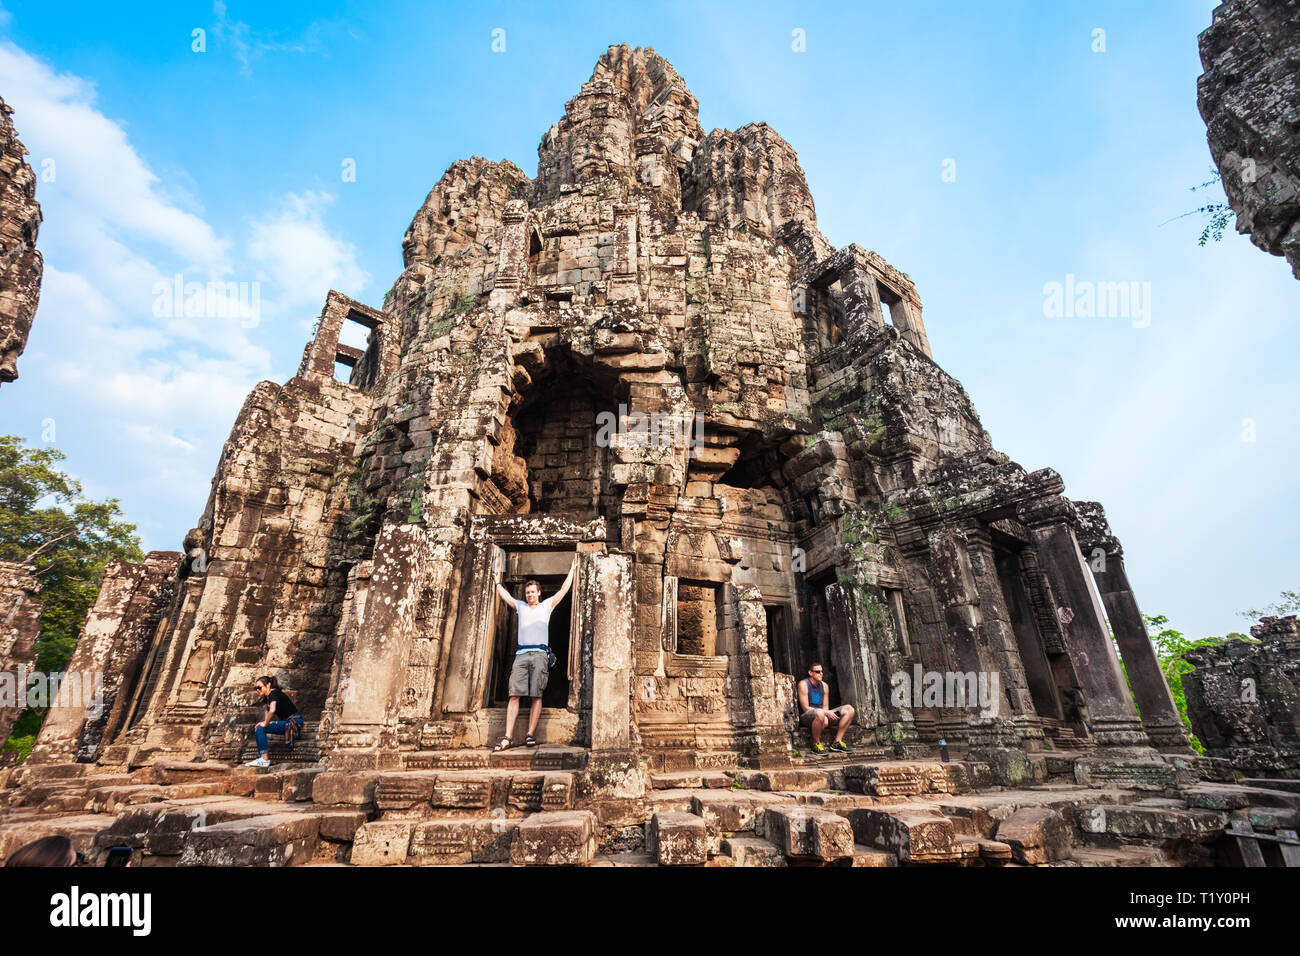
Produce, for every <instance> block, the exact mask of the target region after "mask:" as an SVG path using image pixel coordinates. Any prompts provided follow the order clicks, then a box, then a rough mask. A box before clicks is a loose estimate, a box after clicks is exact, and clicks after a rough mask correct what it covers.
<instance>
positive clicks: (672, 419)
mask: <svg viewBox="0 0 1300 956" xmlns="http://www.w3.org/2000/svg"><path fill="white" fill-rule="evenodd" d="M616 438H617V439H618V440H619V444H623V445H641V446H654V447H657V448H678V447H680V446H681V445H683V444H688V445H689V446H690V450H691V457H692V458H695V457H698V455H699V454H700V452H701V451H702V450H703V449H704V416H703V415H702V414H701V413H699V412H694V413H691V412H629V411H628V410H627V406H626V405H619V406H618V412H617V413H615V412H608V411H606V412H597V413H596V444H597V446H599V447H601V448H609V447H610V446H611V445H613V444H614V442H615V439H616Z"/></svg>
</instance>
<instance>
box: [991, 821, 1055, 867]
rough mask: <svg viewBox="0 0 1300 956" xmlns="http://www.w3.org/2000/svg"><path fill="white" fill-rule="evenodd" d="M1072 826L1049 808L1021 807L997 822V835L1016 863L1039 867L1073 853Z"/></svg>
mask: <svg viewBox="0 0 1300 956" xmlns="http://www.w3.org/2000/svg"><path fill="white" fill-rule="evenodd" d="M1071 836H1072V834H1071V830H1070V825H1069V823H1068V822H1067V821H1066V819H1065V818H1064V817H1063V816H1062V815H1061V814H1060V813H1058V812H1057V811H1055V810H1053V809H1051V808H1050V807H1022V808H1021V809H1019V810H1017V811H1016V812H1015V813H1013V814H1011V816H1009V817H1007V818H1006V819H1005V820H1003V821H1002V822H1001V823H999V824H998V829H997V838H998V841H999V842H1001V843H1005V844H1007V845H1008V846H1010V847H1011V858H1012V859H1013V860H1015V861H1016V862H1017V863H1023V864H1027V865H1031V866H1037V865H1040V864H1043V863H1050V862H1052V861H1053V860H1063V859H1065V858H1066V857H1067V856H1069V855H1070V846H1071V844H1072V842H1073V840H1072V839H1071Z"/></svg>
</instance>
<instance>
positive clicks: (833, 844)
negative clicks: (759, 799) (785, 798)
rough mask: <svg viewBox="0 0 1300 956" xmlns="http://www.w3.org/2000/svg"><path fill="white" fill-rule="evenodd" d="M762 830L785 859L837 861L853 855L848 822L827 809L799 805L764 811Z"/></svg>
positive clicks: (771, 808) (761, 833)
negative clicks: (802, 858) (803, 858)
mask: <svg viewBox="0 0 1300 956" xmlns="http://www.w3.org/2000/svg"><path fill="white" fill-rule="evenodd" d="M761 831H762V832H759V831H758V830H756V831H755V835H756V836H761V837H766V838H767V839H768V840H770V841H771V842H772V843H774V844H776V846H777V847H778V848H780V850H781V852H782V853H784V854H785V855H786V856H788V857H795V858H800V857H806V858H811V859H816V860H823V861H825V860H840V859H844V858H845V857H849V856H852V855H853V831H852V829H851V828H850V826H849V821H847V820H845V819H844V818H843V817H842V816H840V815H839V814H837V813H832V812H831V811H829V810H817V809H811V808H808V807H802V806H790V805H784V806H777V807H768V808H767V809H766V810H764V811H763V817H762V824H761Z"/></svg>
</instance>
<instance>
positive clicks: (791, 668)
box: [763, 604, 807, 677]
mask: <svg viewBox="0 0 1300 956" xmlns="http://www.w3.org/2000/svg"><path fill="white" fill-rule="evenodd" d="M763 611H764V613H765V614H766V616H767V652H768V655H769V656H770V657H771V658H772V668H773V670H775V671H776V672H777V673H780V674H790V675H792V676H795V677H798V676H799V675H800V674H801V673H802V671H801V670H800V668H799V661H798V659H797V656H798V648H796V646H795V642H794V634H793V627H792V625H791V617H792V615H791V611H790V605H788V604H765V605H763ZM804 670H807V668H804Z"/></svg>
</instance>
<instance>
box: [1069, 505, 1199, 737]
mask: <svg viewBox="0 0 1300 956" xmlns="http://www.w3.org/2000/svg"><path fill="white" fill-rule="evenodd" d="M1074 506H1075V508H1076V509H1077V511H1078V514H1079V548H1080V549H1081V550H1082V552H1083V556H1084V558H1085V560H1087V561H1088V564H1089V566H1090V567H1091V568H1092V576H1093V580H1095V581H1096V582H1097V590H1098V591H1100V592H1101V600H1102V603H1103V604H1104V605H1105V607H1106V617H1107V618H1108V619H1109V620H1110V626H1111V630H1113V631H1114V632H1115V639H1116V641H1117V642H1118V643H1119V652H1120V656H1121V657H1123V659H1124V668H1125V670H1126V671H1127V672H1128V679H1129V683H1130V684H1131V685H1132V687H1133V694H1134V696H1135V697H1136V698H1137V707H1138V712H1139V713H1140V714H1141V717H1142V726H1143V727H1144V728H1145V729H1146V732H1147V736H1148V737H1150V738H1151V743H1152V744H1154V745H1155V747H1156V749H1157V750H1162V751H1165V752H1168V753H1181V754H1190V753H1192V752H1193V751H1192V747H1191V744H1190V743H1189V742H1188V739H1187V730H1186V729H1185V727H1184V726H1183V721H1182V718H1181V717H1180V716H1179V713H1178V708H1177V706H1175V704H1174V698H1173V695H1172V694H1171V693H1170V692H1169V682H1168V681H1166V680H1165V675H1164V672H1163V671H1162V670H1161V669H1160V661H1159V659H1158V658H1157V657H1156V651H1155V648H1154V647H1153V646H1152V644H1151V638H1150V637H1148V636H1147V629H1146V624H1145V622H1144V621H1143V620H1142V612H1141V611H1140V610H1139V609H1138V603H1137V598H1135V597H1134V595H1133V589H1132V587H1131V586H1130V585H1129V582H1128V575H1127V574H1126V573H1125V571H1124V549H1123V548H1122V547H1121V546H1120V543H1119V540H1118V539H1117V538H1116V537H1115V536H1114V535H1112V534H1111V531H1110V525H1109V524H1108V523H1107V522H1106V513H1105V512H1104V511H1103V510H1102V507H1101V505H1099V504H1097V503H1096V502H1095V501H1076V502H1075V503H1074Z"/></svg>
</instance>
